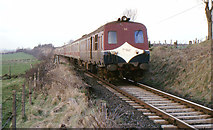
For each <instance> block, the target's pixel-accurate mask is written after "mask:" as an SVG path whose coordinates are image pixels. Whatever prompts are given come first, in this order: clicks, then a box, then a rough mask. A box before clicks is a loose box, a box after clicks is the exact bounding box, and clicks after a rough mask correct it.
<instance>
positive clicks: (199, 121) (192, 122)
mask: <svg viewBox="0 0 213 130" xmlns="http://www.w3.org/2000/svg"><path fill="white" fill-rule="evenodd" d="M212 119H213V118H208V119H195V120H183V121H184V122H186V123H188V124H203V123H205V124H212V123H213V122H212V121H213V120H212Z"/></svg>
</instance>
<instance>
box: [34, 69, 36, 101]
mask: <svg viewBox="0 0 213 130" xmlns="http://www.w3.org/2000/svg"><path fill="white" fill-rule="evenodd" d="M35 89H36V73H34V85H33V93H34V99H35V97H36V95H35V94H36V92H35Z"/></svg>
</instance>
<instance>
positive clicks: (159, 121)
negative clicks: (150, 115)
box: [153, 119, 169, 125]
mask: <svg viewBox="0 0 213 130" xmlns="http://www.w3.org/2000/svg"><path fill="white" fill-rule="evenodd" d="M153 121H154V122H155V123H158V124H161V125H167V124H169V122H168V121H166V120H163V119H158V120H153Z"/></svg>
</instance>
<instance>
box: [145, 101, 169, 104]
mask: <svg viewBox="0 0 213 130" xmlns="http://www.w3.org/2000/svg"><path fill="white" fill-rule="evenodd" d="M146 102H147V103H150V104H156V103H172V101H146Z"/></svg>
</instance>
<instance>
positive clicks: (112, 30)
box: [54, 16, 150, 79]
mask: <svg viewBox="0 0 213 130" xmlns="http://www.w3.org/2000/svg"><path fill="white" fill-rule="evenodd" d="M54 53H55V57H57V58H58V57H61V56H63V57H67V58H69V59H70V60H72V61H74V62H75V63H76V64H78V65H80V66H83V67H85V69H86V70H88V71H91V72H93V73H98V74H99V75H100V76H101V77H103V78H106V79H108V78H110V77H125V78H131V79H135V78H137V77H141V76H142V73H143V72H145V71H147V70H148V69H149V60H150V52H149V43H148V36H147V28H146V26H145V25H144V24H142V23H138V22H133V21H130V18H127V17H126V16H123V17H121V18H118V20H117V21H112V22H109V23H106V24H104V25H103V26H101V27H99V28H98V29H96V30H95V31H93V32H91V33H89V34H85V35H83V36H82V37H81V38H79V39H77V40H75V41H73V42H72V43H70V44H66V45H64V46H62V47H58V48H56V49H55V50H54Z"/></svg>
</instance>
